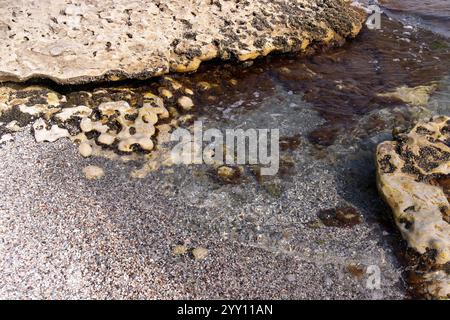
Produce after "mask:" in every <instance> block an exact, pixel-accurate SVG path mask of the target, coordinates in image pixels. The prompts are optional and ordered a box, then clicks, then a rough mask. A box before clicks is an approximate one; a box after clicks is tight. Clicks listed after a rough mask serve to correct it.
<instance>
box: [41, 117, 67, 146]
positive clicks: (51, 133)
mask: <svg viewBox="0 0 450 320" xmlns="http://www.w3.org/2000/svg"><path fill="white" fill-rule="evenodd" d="M33 129H34V138H35V139H36V142H55V141H56V140H58V139H61V138H66V137H67V138H68V137H70V134H69V131H67V129H62V128H60V127H58V126H57V125H52V126H51V127H50V129H47V124H46V123H45V121H44V120H43V119H38V120H36V121H35V122H34V124H33Z"/></svg>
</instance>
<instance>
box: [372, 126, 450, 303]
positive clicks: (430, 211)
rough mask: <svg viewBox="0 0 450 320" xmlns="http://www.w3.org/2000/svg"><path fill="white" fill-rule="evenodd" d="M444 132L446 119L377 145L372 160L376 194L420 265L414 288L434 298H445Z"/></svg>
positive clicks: (447, 138)
mask: <svg viewBox="0 0 450 320" xmlns="http://www.w3.org/2000/svg"><path fill="white" fill-rule="evenodd" d="M449 134H450V118H449V117H437V118H434V119H433V120H432V121H429V122H421V123H418V124H417V125H416V126H415V127H414V128H413V129H412V130H411V131H410V132H408V133H404V134H399V135H397V137H396V140H395V141H393V142H384V143H382V144H380V145H379V146H378V149H377V156H376V157H377V174H378V187H379V190H380V193H381V195H382V196H383V197H384V199H385V201H386V202H387V203H388V204H389V206H390V207H391V208H392V210H393V215H394V218H395V221H396V224H397V226H398V228H399V229H400V231H401V233H402V235H403V237H404V238H405V239H406V241H407V243H408V245H409V247H410V248H412V249H413V250H415V251H416V252H417V253H418V254H419V255H420V257H419V258H418V259H419V260H421V261H422V264H421V265H422V266H423V267H422V268H421V267H420V266H419V267H418V270H417V273H418V274H419V275H420V277H422V279H423V281H422V283H421V282H420V281H416V285H419V286H420V290H423V291H424V292H425V293H426V294H427V295H429V296H431V297H437V298H450V274H448V264H449V263H450V223H449V208H450V204H449V198H450V194H449V188H448V186H449V183H448V180H449V179H450V148H449V145H450V135H449ZM423 268H424V269H423Z"/></svg>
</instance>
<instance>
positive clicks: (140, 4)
mask: <svg viewBox="0 0 450 320" xmlns="http://www.w3.org/2000/svg"><path fill="white" fill-rule="evenodd" d="M362 20H363V13H362V12H361V11H359V10H358V9H356V8H355V7H353V6H351V4H350V1H345V0H329V1H326V2H325V1H321V0H295V1H292V0H276V1H272V0H255V1H236V0H234V1H225V0H214V1H195V2H191V1H185V0H171V1H163V2H161V1H156V0H143V1H125V0H108V1H99V0H93V1H89V2H87V3H86V2H82V3H72V1H69V0H57V1H50V0H41V1H38V2H28V3H27V4H26V5H24V6H21V7H20V10H18V7H17V2H16V1H12V0H6V1H2V6H1V7H0V26H3V27H4V32H3V31H2V32H1V33H0V41H1V42H2V44H3V45H2V49H0V56H1V57H2V59H1V61H0V80H1V81H5V80H6V81H25V80H27V79H30V78H50V79H52V80H54V81H56V82H59V83H72V84H73V83H86V82H90V81H98V80H112V81H115V80H120V79H126V78H137V79H143V78H149V77H152V76H158V75H162V74H166V73H168V72H171V71H172V72H189V71H194V70H196V69H197V68H198V67H199V65H200V64H201V62H202V61H206V60H211V59H214V58H219V59H223V60H229V59H236V60H240V61H246V60H250V59H255V58H257V57H259V56H265V55H268V54H269V53H271V52H273V51H281V52H294V51H295V52H297V51H306V49H307V48H309V47H310V46H312V45H314V46H321V45H328V44H330V43H341V42H342V41H343V40H344V39H345V38H348V37H354V36H356V34H357V33H358V32H359V31H360V29H361V26H362V23H361V22H362Z"/></svg>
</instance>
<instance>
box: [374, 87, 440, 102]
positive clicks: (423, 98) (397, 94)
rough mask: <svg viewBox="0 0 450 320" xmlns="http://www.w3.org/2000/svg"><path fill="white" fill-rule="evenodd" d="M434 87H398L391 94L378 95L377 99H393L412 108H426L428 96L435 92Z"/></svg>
mask: <svg viewBox="0 0 450 320" xmlns="http://www.w3.org/2000/svg"><path fill="white" fill-rule="evenodd" d="M436 88H437V86H436V85H429V86H418V87H414V88H410V87H405V86H403V87H399V88H397V89H396V90H395V91H393V92H387V93H379V94H378V96H379V97H385V98H394V99H398V100H401V101H403V102H405V103H408V104H411V105H413V106H426V105H427V104H428V100H429V99H430V95H431V94H433V92H434V91H435V90H436Z"/></svg>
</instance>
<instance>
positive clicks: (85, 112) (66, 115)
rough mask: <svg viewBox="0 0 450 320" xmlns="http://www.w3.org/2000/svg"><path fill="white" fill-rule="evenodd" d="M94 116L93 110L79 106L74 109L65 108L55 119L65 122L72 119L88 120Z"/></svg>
mask: <svg viewBox="0 0 450 320" xmlns="http://www.w3.org/2000/svg"><path fill="white" fill-rule="evenodd" d="M91 114H92V109H91V108H88V107H86V106H78V107H73V108H64V109H62V111H61V112H59V113H58V114H56V115H55V118H56V119H57V120H59V121H62V122H65V121H67V120H69V119H70V118H73V117H77V118H86V117H89V116H90V115H91Z"/></svg>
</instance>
